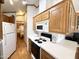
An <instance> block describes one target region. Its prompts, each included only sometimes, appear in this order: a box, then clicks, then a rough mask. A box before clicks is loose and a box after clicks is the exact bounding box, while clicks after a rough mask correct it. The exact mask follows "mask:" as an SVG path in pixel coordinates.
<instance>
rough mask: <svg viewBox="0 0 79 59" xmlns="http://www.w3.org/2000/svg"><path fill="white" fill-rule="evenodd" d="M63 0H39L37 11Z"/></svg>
mask: <svg viewBox="0 0 79 59" xmlns="http://www.w3.org/2000/svg"><path fill="white" fill-rule="evenodd" d="M61 1H63V0H39V13H40V12H43V11H44V10H46V9H47V8H50V7H51V6H53V5H55V4H57V3H59V2H61Z"/></svg>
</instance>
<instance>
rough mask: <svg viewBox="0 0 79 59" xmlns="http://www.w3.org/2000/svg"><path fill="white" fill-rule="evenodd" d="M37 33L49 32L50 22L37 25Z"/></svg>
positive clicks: (46, 21)
mask: <svg viewBox="0 0 79 59" xmlns="http://www.w3.org/2000/svg"><path fill="white" fill-rule="evenodd" d="M36 31H37V32H49V20H45V21H41V22H37V23H36Z"/></svg>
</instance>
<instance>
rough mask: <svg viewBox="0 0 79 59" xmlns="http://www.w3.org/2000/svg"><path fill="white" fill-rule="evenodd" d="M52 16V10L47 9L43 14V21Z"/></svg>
mask: <svg viewBox="0 0 79 59" xmlns="http://www.w3.org/2000/svg"><path fill="white" fill-rule="evenodd" d="M49 17H50V12H49V11H45V12H43V13H42V14H41V21H44V20H48V19H49Z"/></svg>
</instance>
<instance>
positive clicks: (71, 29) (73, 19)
mask: <svg viewBox="0 0 79 59" xmlns="http://www.w3.org/2000/svg"><path fill="white" fill-rule="evenodd" d="M75 28H76V14H75V11H74V8H73V5H72V4H70V13H69V32H74V31H75Z"/></svg>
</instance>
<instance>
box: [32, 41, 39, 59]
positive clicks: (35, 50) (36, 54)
mask: <svg viewBox="0 0 79 59" xmlns="http://www.w3.org/2000/svg"><path fill="white" fill-rule="evenodd" d="M31 52H32V55H33V56H34V57H35V59H40V47H39V46H37V45H36V44H35V43H34V42H32V41H31Z"/></svg>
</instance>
